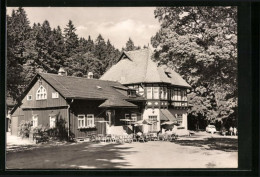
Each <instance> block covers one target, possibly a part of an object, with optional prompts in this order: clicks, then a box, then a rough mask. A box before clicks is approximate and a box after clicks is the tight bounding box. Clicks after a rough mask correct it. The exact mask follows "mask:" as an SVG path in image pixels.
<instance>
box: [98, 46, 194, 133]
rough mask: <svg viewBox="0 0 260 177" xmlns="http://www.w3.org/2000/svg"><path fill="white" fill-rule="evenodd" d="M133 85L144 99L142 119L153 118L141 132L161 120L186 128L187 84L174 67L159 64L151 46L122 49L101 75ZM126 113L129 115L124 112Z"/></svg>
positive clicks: (156, 125) (152, 128)
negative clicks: (140, 48)
mask: <svg viewBox="0 0 260 177" xmlns="http://www.w3.org/2000/svg"><path fill="white" fill-rule="evenodd" d="M100 79H101V80H110V81H116V82H120V83H121V84H123V85H124V86H126V87H128V88H131V89H135V90H136V92H137V93H138V94H140V95H141V96H143V98H145V99H146V104H145V107H144V109H142V110H143V111H142V119H147V120H150V121H155V122H157V123H155V124H153V125H152V126H149V125H145V126H144V127H143V131H144V132H149V131H155V132H156V131H159V130H160V128H161V127H160V125H161V123H162V122H164V121H169V120H170V121H175V122H177V123H178V124H179V126H181V127H182V128H184V129H187V108H188V102H187V89H189V88H190V85H189V84H188V83H187V82H186V81H185V80H184V79H183V78H182V77H181V76H180V75H179V74H178V73H176V72H175V71H174V70H172V69H170V68H167V67H166V66H165V65H161V66H158V64H157V63H156V62H154V61H153V60H152V52H151V50H150V49H143V50H136V51H129V52H123V53H122V55H121V57H120V58H119V60H118V62H117V64H115V65H113V66H112V67H111V68H110V69H109V70H108V71H107V72H106V73H105V74H104V75H103V76H102V77H101V78H100ZM125 117H128V115H127V114H126V115H125Z"/></svg>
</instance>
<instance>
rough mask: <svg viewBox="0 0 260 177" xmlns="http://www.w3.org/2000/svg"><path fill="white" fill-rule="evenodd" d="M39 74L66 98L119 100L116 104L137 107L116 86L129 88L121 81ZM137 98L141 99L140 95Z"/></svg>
mask: <svg viewBox="0 0 260 177" xmlns="http://www.w3.org/2000/svg"><path fill="white" fill-rule="evenodd" d="M39 75H40V76H41V77H42V78H43V79H44V80H45V81H46V82H48V83H49V84H50V85H51V86H52V87H54V88H55V89H56V90H57V91H58V92H59V93H60V94H61V95H62V96H63V97H64V98H71V99H100V100H107V101H106V103H108V102H110V103H111V102H117V104H114V105H116V106H120V105H121V106H126V107H131V106H133V107H135V105H134V104H132V103H129V102H127V101H124V100H127V99H129V97H128V96H126V95H124V94H122V93H120V92H119V91H117V89H116V88H123V89H127V87H125V86H123V85H121V84H120V83H119V82H115V81H104V80H98V79H87V78H82V77H73V76H61V75H57V74H46V73H40V74H39ZM136 100H137V101H139V100H140V99H139V97H137V98H136ZM131 101H132V98H131Z"/></svg>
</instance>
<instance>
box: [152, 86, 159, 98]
mask: <svg viewBox="0 0 260 177" xmlns="http://www.w3.org/2000/svg"><path fill="white" fill-rule="evenodd" d="M153 98H154V99H159V87H154V88H153Z"/></svg>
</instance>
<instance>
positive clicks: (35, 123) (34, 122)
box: [32, 115, 38, 127]
mask: <svg viewBox="0 0 260 177" xmlns="http://www.w3.org/2000/svg"><path fill="white" fill-rule="evenodd" d="M32 119H33V125H32V126H33V127H38V115H33V117H32Z"/></svg>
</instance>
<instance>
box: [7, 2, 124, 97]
mask: <svg viewBox="0 0 260 177" xmlns="http://www.w3.org/2000/svg"><path fill="white" fill-rule="evenodd" d="M62 31H64V32H62ZM119 55H120V51H119V50H118V49H116V48H115V47H114V46H113V45H112V44H111V43H110V41H109V40H108V41H107V42H105V41H104V38H103V37H102V36H101V35H99V36H98V37H97V39H96V40H95V42H94V41H93V40H92V39H91V36H89V37H88V39H85V38H79V37H78V36H77V34H76V27H75V26H74V24H73V22H72V21H71V20H69V22H68V24H67V26H66V27H65V28H64V30H62V29H61V28H60V27H59V26H57V27H56V28H53V29H52V28H51V27H50V24H49V22H48V21H47V20H45V21H44V22H43V23H34V24H33V25H32V27H30V22H29V20H28V18H27V15H26V12H25V10H24V9H23V8H21V7H20V8H18V9H17V10H14V11H13V12H12V15H11V16H9V15H7V68H8V69H7V95H10V96H11V97H12V98H13V99H14V100H16V101H21V100H19V96H20V95H21V93H22V92H23V90H24V89H25V87H26V86H27V85H28V84H29V82H30V81H31V79H32V78H33V77H34V76H35V74H36V73H38V72H48V73H57V72H58V70H59V68H60V67H64V68H65V69H67V71H68V74H69V75H73V76H78V77H85V75H87V73H88V72H90V71H91V72H93V73H94V77H95V78H99V77H100V76H101V75H102V74H103V73H104V72H105V71H106V70H107V69H108V68H110V67H111V66H112V65H113V64H114V63H115V62H116V59H117V58H118V57H119Z"/></svg>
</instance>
